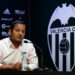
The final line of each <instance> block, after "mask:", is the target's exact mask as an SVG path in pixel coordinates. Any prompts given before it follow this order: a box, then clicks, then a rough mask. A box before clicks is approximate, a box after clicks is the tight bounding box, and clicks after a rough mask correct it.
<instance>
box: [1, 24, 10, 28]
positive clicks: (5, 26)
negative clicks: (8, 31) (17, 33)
mask: <svg viewBox="0 0 75 75" xmlns="http://www.w3.org/2000/svg"><path fill="white" fill-rule="evenodd" d="M5 28H10V25H6V24H2V29H5Z"/></svg>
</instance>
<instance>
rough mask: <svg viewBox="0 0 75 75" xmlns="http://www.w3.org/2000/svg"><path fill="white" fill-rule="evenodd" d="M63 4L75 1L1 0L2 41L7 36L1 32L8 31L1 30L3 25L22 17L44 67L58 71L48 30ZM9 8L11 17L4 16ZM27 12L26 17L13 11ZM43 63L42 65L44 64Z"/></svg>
mask: <svg viewBox="0 0 75 75" xmlns="http://www.w3.org/2000/svg"><path fill="white" fill-rule="evenodd" d="M62 3H67V4H70V3H71V4H73V5H74V6H75V0H0V39H2V38H5V37H7V36H2V35H1V31H8V29H5V30H3V29H1V24H2V23H5V24H10V25H11V22H12V21H14V20H18V17H19V16H21V17H22V20H24V21H25V23H26V25H27V32H26V36H25V38H27V39H30V40H31V41H32V42H33V44H34V45H35V47H36V50H39V51H37V52H38V54H39V56H43V57H42V58H41V57H40V58H41V59H42V62H43V64H42V65H44V67H47V68H52V69H53V70H54V71H56V69H55V67H54V65H53V62H52V60H51V57H50V53H49V49H48V44H47V29H48V24H49V20H50V18H51V15H52V14H53V12H54V10H55V9H56V7H57V6H62ZM6 8H9V10H10V11H11V13H12V14H11V15H3V14H2V12H3V11H4V10H5V9H6ZM15 9H18V10H25V11H26V13H25V15H18V16H17V15H15V14H14V12H13V10H15ZM1 17H8V18H10V17H13V20H12V21H10V22H9V21H7V22H5V21H1ZM42 62H41V63H42Z"/></svg>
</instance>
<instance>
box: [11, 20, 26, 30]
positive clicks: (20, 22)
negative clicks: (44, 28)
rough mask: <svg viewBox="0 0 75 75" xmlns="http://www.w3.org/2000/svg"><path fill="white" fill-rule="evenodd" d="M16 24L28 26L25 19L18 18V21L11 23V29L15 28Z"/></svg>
mask: <svg viewBox="0 0 75 75" xmlns="http://www.w3.org/2000/svg"><path fill="white" fill-rule="evenodd" d="M15 24H24V25H25V26H26V24H25V22H24V21H19V20H16V21H14V22H12V24H11V26H10V29H13V28H14V26H15Z"/></svg>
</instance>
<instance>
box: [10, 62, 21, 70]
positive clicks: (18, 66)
mask: <svg viewBox="0 0 75 75" xmlns="http://www.w3.org/2000/svg"><path fill="white" fill-rule="evenodd" d="M9 65H10V66H11V69H12V70H17V71H20V70H21V63H19V62H17V63H16V64H9Z"/></svg>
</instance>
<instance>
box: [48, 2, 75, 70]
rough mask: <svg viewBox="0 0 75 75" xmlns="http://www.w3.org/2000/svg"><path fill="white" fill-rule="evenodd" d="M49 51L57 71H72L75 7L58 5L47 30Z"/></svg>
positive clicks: (74, 64)
mask: <svg viewBox="0 0 75 75" xmlns="http://www.w3.org/2000/svg"><path fill="white" fill-rule="evenodd" d="M47 42H48V48H49V52H50V55H51V58H52V61H53V64H54V65H55V67H56V69H57V71H72V70H73V68H74V66H75V57H74V56H75V46H74V45H75V7H74V6H73V5H71V4H69V5H68V6H66V3H65V4H62V7H60V6H58V7H57V8H56V9H55V11H54V13H53V14H52V17H51V19H50V21H49V25H48V31H47Z"/></svg>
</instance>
